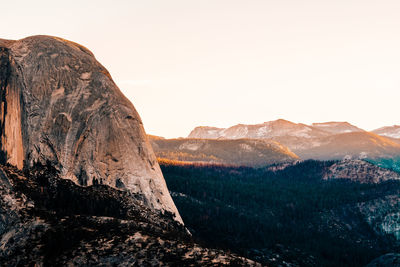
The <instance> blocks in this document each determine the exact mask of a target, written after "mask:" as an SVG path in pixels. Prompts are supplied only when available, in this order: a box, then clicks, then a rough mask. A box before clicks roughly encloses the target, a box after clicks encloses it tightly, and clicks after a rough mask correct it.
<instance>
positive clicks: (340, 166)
mask: <svg viewBox="0 0 400 267" xmlns="http://www.w3.org/2000/svg"><path fill="white" fill-rule="evenodd" d="M323 179H325V180H328V179H348V180H351V181H354V182H358V183H381V182H385V181H388V180H400V174H398V173H397V172H394V171H391V170H388V169H384V168H381V167H378V166H376V165H374V164H371V163H369V162H366V161H363V160H342V161H339V162H337V163H334V164H333V165H332V166H330V167H329V168H328V169H327V170H326V171H325V174H324V177H323Z"/></svg>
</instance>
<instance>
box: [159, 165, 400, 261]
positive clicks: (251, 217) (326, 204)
mask: <svg viewBox="0 0 400 267" xmlns="http://www.w3.org/2000/svg"><path fill="white" fill-rule="evenodd" d="M333 163H334V161H325V162H323V161H312V160H309V161H304V162H300V163H297V164H294V165H290V166H288V167H286V168H284V169H282V170H279V168H271V167H265V168H249V167H235V166H223V165H207V164H184V163H179V162H172V161H165V160H160V166H161V168H162V171H163V173H164V176H165V179H166V181H167V184H168V188H169V190H170V191H171V192H172V196H173V198H174V201H175V203H176V205H177V207H178V209H179V212H180V214H181V215H182V217H183V220H184V222H185V223H186V226H187V227H188V228H189V230H190V231H191V232H192V234H193V236H194V237H195V238H196V240H198V242H203V243H206V244H207V245H209V246H214V247H218V248H223V249H228V250H231V251H233V252H236V253H239V254H241V255H243V256H246V257H249V258H252V259H255V260H258V261H260V262H262V263H268V264H269V265H270V266H274V265H276V264H278V263H282V262H290V263H295V264H298V265H299V266H364V265H365V264H367V263H368V262H370V261H371V260H372V259H374V258H376V257H378V256H380V255H382V254H385V253H388V252H391V251H393V250H396V249H397V250H398V242H397V241H396V240H395V239H394V237H392V236H390V235H385V234H383V233H381V234H380V233H377V232H376V231H374V230H373V229H372V227H371V226H370V225H369V224H367V223H366V221H365V216H364V215H363V214H362V213H361V212H360V209H359V208H358V206H357V205H358V204H359V203H369V202H368V201H373V200H376V199H381V198H384V197H386V196H389V195H393V194H397V195H398V194H399V193H400V183H399V182H395V181H390V182H385V183H380V184H360V183H355V182H350V181H347V180H344V179H338V180H329V181H325V180H323V179H322V175H323V172H324V170H325V169H326V168H328V167H329V166H331V165H332V164H333ZM277 169H278V170H277Z"/></svg>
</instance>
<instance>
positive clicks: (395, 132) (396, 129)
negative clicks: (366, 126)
mask: <svg viewBox="0 0 400 267" xmlns="http://www.w3.org/2000/svg"><path fill="white" fill-rule="evenodd" d="M372 132H373V133H376V134H379V135H383V136H387V137H391V138H400V125H393V126H385V127H381V128H378V129H376V130H373V131H372Z"/></svg>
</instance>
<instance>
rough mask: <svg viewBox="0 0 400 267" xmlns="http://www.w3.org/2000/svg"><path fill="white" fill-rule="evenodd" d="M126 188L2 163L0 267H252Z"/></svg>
mask: <svg viewBox="0 0 400 267" xmlns="http://www.w3.org/2000/svg"><path fill="white" fill-rule="evenodd" d="M138 196H139V195H134V194H131V193H129V192H123V191H119V190H116V189H113V188H111V187H109V186H106V185H93V186H89V187H80V186H77V185H75V184H73V183H72V182H71V181H69V180H65V179H60V178H58V174H57V171H56V170H55V169H54V168H52V167H51V166H40V165H36V166H34V168H31V169H30V170H29V171H25V173H22V172H21V171H19V170H17V169H16V168H14V167H11V166H0V262H1V265H2V266H28V265H29V266H32V265H35V266H132V265H134V266H171V265H172V266H220V265H225V264H229V265H236V266H246V265H247V266H253V265H257V264H256V263H254V262H252V261H250V260H247V259H244V258H241V257H238V256H235V255H232V254H229V253H226V252H223V251H219V250H214V249H207V248H203V247H201V246H199V245H197V244H195V243H193V242H192V240H191V237H190V235H188V234H187V232H186V230H185V228H184V227H183V226H182V224H180V223H178V222H176V221H175V220H174V219H173V218H172V214H171V213H168V212H165V213H164V214H162V213H161V212H160V211H158V212H155V211H154V210H152V209H149V208H148V207H145V206H144V205H142V204H141V201H138V200H137V199H136V197H138Z"/></svg>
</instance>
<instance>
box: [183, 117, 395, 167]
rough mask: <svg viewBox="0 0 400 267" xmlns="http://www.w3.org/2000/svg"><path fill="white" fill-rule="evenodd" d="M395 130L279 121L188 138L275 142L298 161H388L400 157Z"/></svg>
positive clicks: (205, 130)
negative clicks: (353, 159)
mask: <svg viewBox="0 0 400 267" xmlns="http://www.w3.org/2000/svg"><path fill="white" fill-rule="evenodd" d="M398 131H400V127H399V126H391V127H383V128H380V129H377V130H374V131H372V132H368V131H365V130H363V129H361V128H358V127H357V126H354V125H352V124H350V123H348V122H325V123H313V124H311V125H306V124H303V123H293V122H290V121H287V120H283V119H279V120H275V121H269V122H264V123H262V124H255V125H245V124H238V125H235V126H232V127H229V128H215V127H208V126H200V127H196V128H195V129H193V130H192V131H191V133H190V134H189V136H188V138H199V139H219V140H229V139H243V138H245V139H261V140H269V141H276V142H278V143H280V144H282V145H284V146H287V147H288V149H289V150H291V151H292V152H294V153H295V154H296V155H297V156H298V157H299V158H301V159H321V160H328V159H343V158H355V159H358V158H390V157H394V156H399V155H400V144H399V143H400V139H398V138H396V137H398V135H397V133H398Z"/></svg>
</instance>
